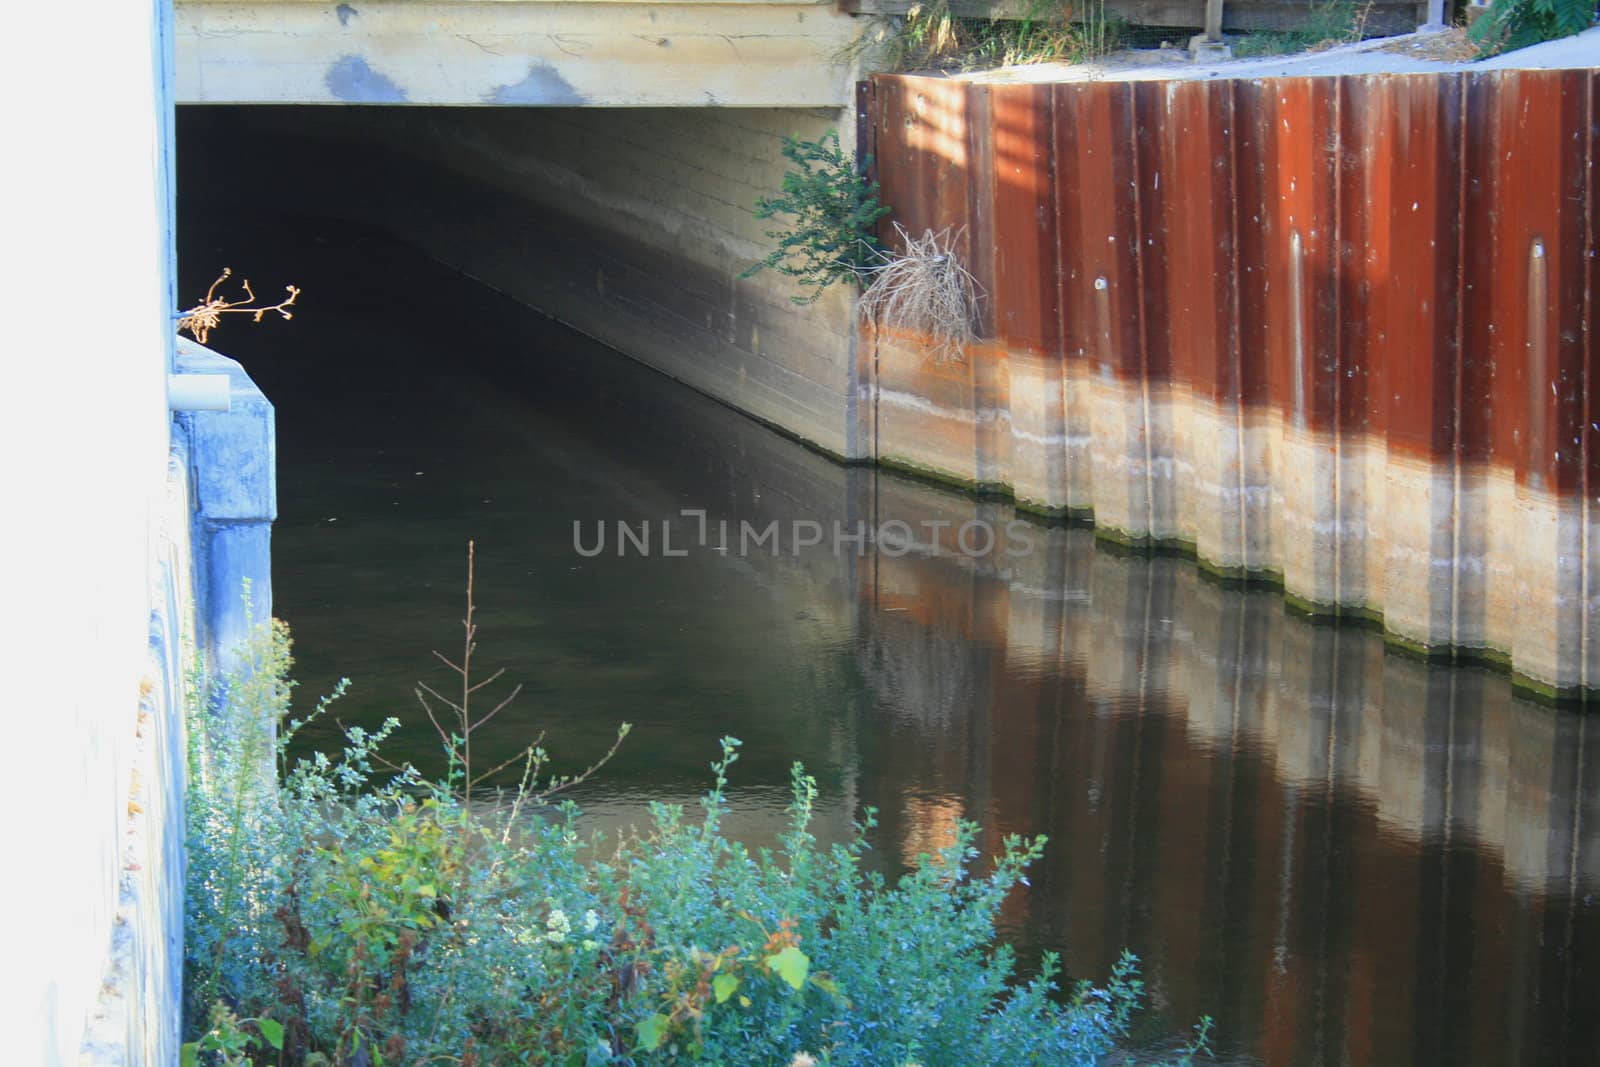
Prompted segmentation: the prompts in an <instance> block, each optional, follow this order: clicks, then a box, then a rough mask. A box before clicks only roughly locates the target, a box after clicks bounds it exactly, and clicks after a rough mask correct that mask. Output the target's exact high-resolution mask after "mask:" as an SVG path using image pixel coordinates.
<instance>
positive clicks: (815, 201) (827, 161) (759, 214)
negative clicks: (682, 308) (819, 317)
mask: <svg viewBox="0 0 1600 1067" xmlns="http://www.w3.org/2000/svg"><path fill="white" fill-rule="evenodd" d="M783 158H784V159H787V160H788V161H789V162H790V163H791V164H792V167H791V169H790V170H788V171H786V172H785V173H784V175H783V179H782V184H781V187H780V189H779V192H778V195H777V196H771V197H762V198H761V199H760V200H758V201H757V202H756V218H758V219H772V218H777V217H779V216H788V217H789V219H790V220H791V221H789V222H788V223H787V224H786V225H784V226H782V227H781V228H778V229H772V230H768V231H767V236H768V237H770V238H772V239H773V240H774V241H776V242H777V247H776V248H774V249H773V250H772V251H771V252H769V253H768V254H767V256H766V257H765V258H764V259H762V260H761V261H760V262H759V263H756V264H755V265H754V266H752V267H750V268H749V269H748V270H746V271H745V272H744V273H743V274H742V275H740V277H742V278H749V277H751V276H753V275H755V274H756V273H758V272H760V271H763V270H775V271H777V272H778V273H779V274H786V275H788V276H789V277H791V278H794V279H796V280H797V281H798V282H799V284H800V287H801V289H803V290H810V291H809V292H805V293H802V294H801V295H800V296H794V297H790V299H791V300H793V301H794V302H795V303H797V304H814V303H816V302H817V301H818V300H819V299H821V297H822V294H823V292H824V290H826V289H827V288H828V287H829V286H831V285H833V284H834V283H835V282H838V281H843V280H849V281H860V280H861V278H862V274H863V272H864V271H866V270H868V269H869V268H870V266H871V264H872V262H873V260H874V258H875V257H877V256H878V255H880V254H881V252H882V246H881V245H879V244H878V238H877V234H876V228H877V223H878V220H879V219H881V218H883V216H885V215H887V214H888V213H889V209H888V208H886V207H884V206H883V205H882V204H880V203H879V202H878V183H877V182H875V181H872V180H871V179H870V178H868V177H867V171H868V170H869V169H870V168H871V166H872V161H871V160H870V159H866V160H862V161H861V163H860V165H859V166H858V165H857V164H856V161H855V160H853V159H851V158H850V157H849V156H847V155H846V154H845V152H844V149H843V148H842V147H840V145H839V132H838V131H837V130H829V131H828V132H827V133H825V134H823V136H822V140H820V141H804V140H801V139H800V138H798V137H788V138H785V139H784V142H783Z"/></svg>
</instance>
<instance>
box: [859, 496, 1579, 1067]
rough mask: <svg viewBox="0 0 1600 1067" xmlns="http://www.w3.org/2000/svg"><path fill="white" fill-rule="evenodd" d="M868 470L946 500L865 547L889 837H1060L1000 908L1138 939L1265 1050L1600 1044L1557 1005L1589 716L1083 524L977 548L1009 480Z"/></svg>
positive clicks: (1301, 1053) (1476, 1053)
mask: <svg viewBox="0 0 1600 1067" xmlns="http://www.w3.org/2000/svg"><path fill="white" fill-rule="evenodd" d="M880 493H881V496H880V499H879V504H878V506H879V509H880V511H879V513H880V515H881V516H882V517H883V518H884V519H885V520H886V521H887V520H889V519H894V518H901V517H904V518H906V519H907V520H908V521H916V520H921V521H923V522H926V521H928V520H930V519H942V520H946V521H947V522H949V523H950V524H951V525H949V526H947V527H945V528H944V530H943V532H942V534H941V535H940V536H939V537H938V538H929V537H925V538H924V539H923V545H922V546H921V549H920V550H919V551H916V552H910V553H907V554H905V555H904V556H901V557H899V558H890V557H889V556H887V555H882V554H880V555H879V556H878V557H877V558H875V559H874V561H873V562H872V563H871V565H869V566H865V567H862V568H860V570H859V571H858V572H857V579H858V583H859V584H858V589H859V596H860V597H861V600H862V605H863V610H862V619H863V622H862V632H863V642H862V644H861V650H860V655H859V660H860V663H861V668H862V671H863V675H864V676H865V678H866V679H867V682H868V684H869V685H871V686H872V688H873V689H874V691H875V692H876V693H877V694H878V695H879V699H880V701H881V702H882V703H881V709H882V710H881V711H880V714H885V715H888V716H890V717H891V719H892V721H895V722H896V730H897V733H896V736H897V737H898V738H900V740H898V741H897V742H896V743H894V745H893V752H894V754H895V759H893V760H886V761H883V763H882V765H881V766H880V767H878V768H877V769H876V773H875V774H874V776H873V780H872V781H871V782H870V783H868V784H867V786H866V789H867V793H866V795H865V796H864V797H863V799H864V800H865V801H866V802H868V803H875V804H878V805H880V807H881V809H882V811H881V815H880V817H881V819H882V823H883V838H884V842H883V844H884V845H885V846H886V847H890V848H897V849H898V851H899V853H900V854H902V855H906V856H909V855H911V854H914V853H915V852H918V851H925V850H926V849H927V847H928V845H929V842H931V841H937V840H938V839H939V838H940V834H942V833H943V832H945V827H946V826H947V825H948V818H949V814H948V813H950V812H953V811H961V812H962V813H964V814H967V815H968V816H969V817H974V818H978V819H980V820H982V822H983V827H984V833H985V835H986V836H985V838H984V844H985V845H986V847H988V848H991V849H993V848H995V847H997V846H998V843H999V840H1000V838H1001V837H1002V836H1003V835H1004V834H1005V833H1008V832H1018V833H1035V832H1045V833H1048V834H1049V835H1050V845H1049V848H1048V849H1047V851H1046V854H1045V858H1044V860H1043V861H1042V862H1041V864H1040V866H1039V868H1038V869H1037V870H1035V871H1034V872H1033V877H1034V888H1033V889H1032V890H1030V891H1029V892H1028V893H1026V894H1023V895H1020V896H1018V897H1015V898H1013V899H1012V901H1011V902H1010V904H1009V907H1010V908H1011V909H1012V910H1010V911H1008V913H1007V915H1006V919H1007V921H1008V923H1011V924H1013V926H1012V928H1013V929H1016V928H1018V927H1021V926H1030V927H1032V929H1031V933H1032V936H1033V937H1034V938H1035V940H1036V941H1037V942H1038V943H1040V944H1043V945H1048V946H1051V947H1060V948H1063V949H1064V950H1065V952H1066V959H1067V963H1068V966H1069V967H1070V968H1071V969H1072V970H1073V972H1074V973H1075V974H1077V975H1099V974H1103V973H1104V972H1105V969H1106V968H1107V967H1109V965H1110V963H1111V961H1112V960H1114V959H1115V958H1116V955H1117V953H1119V952H1120V951H1121V950H1122V949H1123V948H1126V947H1132V948H1134V949H1135V950H1136V951H1139V952H1140V953H1142V954H1144V955H1145V956H1146V959H1145V966H1146V977H1147V979H1148V980H1149V981H1150V983H1151V986H1152V988H1159V989H1160V990H1161V991H1162V993H1161V998H1162V1002H1163V1007H1164V1010H1165V1011H1166V1013H1167V1015H1166V1017H1167V1018H1168V1019H1171V1020H1176V1022H1175V1023H1174V1025H1175V1026H1176V1025H1181V1024H1182V1023H1183V1022H1184V1021H1186V1020H1187V1019H1191V1018H1193V1017H1194V1016H1195V1015H1198V1014H1199V1013H1200V1012H1211V1013H1213V1014H1215V1015H1217V1016H1218V1018H1219V1033H1221V1034H1222V1035H1223V1040H1224V1042H1225V1043H1227V1044H1230V1045H1234V1046H1239V1045H1243V1046H1244V1047H1245V1048H1246V1049H1247V1050H1248V1051H1249V1052H1250V1062H1262V1063H1268V1064H1274V1063H1282V1064H1305V1063H1333V1062H1345V1063H1379V1064H1389V1063H1411V1062H1415V1063H1463V1064H1465V1063H1472V1064H1477V1063H1483V1064H1490V1063H1495V1064H1498V1063H1534V1062H1552V1063H1554V1062H1588V1060H1587V1059H1586V1058H1585V1056H1586V1052H1587V1050H1592V1049H1593V1048H1594V1047H1595V1042H1596V1041H1597V1040H1600V1029H1597V1024H1596V1022H1595V1020H1594V1019H1593V1018H1592V1017H1591V1015H1590V1014H1588V1013H1583V1012H1568V1011H1567V1010H1566V1009H1565V1008H1563V1007H1562V1005H1563V1004H1570V1003H1576V1002H1579V1000H1580V998H1581V997H1583V996H1586V995H1587V993H1586V992H1585V991H1586V990H1587V988H1588V987H1587V986H1586V985H1585V984H1584V983H1585V982H1586V981H1588V979H1587V978H1584V977H1583V976H1584V975H1585V974H1592V973H1593V972H1592V967H1593V966H1594V963H1595V962H1596V961H1597V960H1600V956H1596V955H1595V952H1596V950H1597V947H1600V927H1597V926H1596V924H1595V920H1596V918H1600V914H1597V912H1596V911H1595V909H1594V908H1593V907H1591V906H1590V904H1589V903H1588V901H1589V900H1590V899H1591V894H1594V893H1595V892H1597V891H1600V818H1597V816H1600V789H1597V788H1596V768H1600V730H1596V729H1595V728H1594V727H1595V723H1594V720H1593V719H1592V718H1591V717H1589V716H1587V715H1583V714H1577V713H1568V712H1555V711H1552V710H1551V709H1549V708H1546V707H1542V706H1540V705H1538V704H1536V703H1534V702H1532V701H1528V700H1524V699H1520V698H1518V697H1517V696H1515V695H1514V693H1513V691H1512V687H1511V686H1510V684H1509V683H1508V682H1507V680H1506V679H1504V678H1502V677H1498V676H1496V675H1494V674H1492V673H1490V672H1487V671H1477V670H1461V669H1458V668H1452V667H1446V666H1441V665H1434V664H1427V663H1422V662H1419V661H1417V660H1415V659H1413V658H1411V657H1407V656H1395V655H1390V654H1386V649H1385V647H1384V642H1383V640H1382V639H1381V637H1380V636H1379V635H1378V634H1376V633H1373V632H1370V631H1367V630H1365V629H1362V628H1355V627H1348V626H1329V625H1319V624H1314V623H1312V622H1309V621H1306V620H1302V619H1298V618H1295V617H1293V616H1292V615H1291V614H1290V613H1289V612H1288V611H1287V610H1286V608H1285V606H1284V604H1283V602H1282V598H1281V597H1279V596H1277V595H1276V594H1275V593H1271V592H1269V591H1256V592H1241V591H1238V590H1235V589H1229V588H1225V587H1223V586H1222V585H1220V584H1219V583H1216V582H1213V581H1210V580H1207V579H1205V578H1203V577H1202V576H1200V575H1199V574H1197V573H1196V570H1195V568H1194V567H1192V566H1190V565H1188V564H1186V563H1184V562H1183V561H1181V560H1174V559H1170V558H1165V557H1162V556H1154V557H1141V556H1138V555H1124V554H1121V553H1113V552H1108V551H1106V550H1104V549H1103V548H1102V549H1098V550H1097V548H1096V546H1095V544H1094V539H1093V537H1092V536H1091V535H1090V533H1089V532H1088V531H1086V530H1081V529H1054V530H1049V531H1047V532H1046V531H1039V532H1038V533H1037V534H1036V536H1037V540H1036V541H1035V543H1034V545H1033V551H1032V552H1031V553H1029V554H1028V555H1027V556H1026V557H1025V558H1017V559H1009V558H1005V557H1004V556H1003V555H1001V554H999V553H997V554H996V556H995V557H994V558H990V559H983V560H973V559H972V558H970V557H968V556H967V555H965V554H963V553H962V552H961V551H960V549H959V546H958V545H957V543H956V534H955V532H954V531H955V530H956V529H957V528H958V527H959V526H960V524H961V523H963V522H965V521H967V520H969V519H980V520H984V521H987V522H989V523H991V524H994V525H1003V524H1004V523H1005V522H1006V521H1007V519H1008V518H1009V517H1010V516H1009V513H1008V505H1006V504H1004V503H999V502H993V503H991V502H976V503H974V502H970V501H968V502H961V501H958V500H956V499H955V498H954V497H952V498H951V499H950V503H949V506H948V510H947V511H944V512H935V511H934V510H933V509H931V508H930V507H929V506H928V503H927V500H926V498H925V496H923V495H922V494H920V493H911V492H906V491H903V490H897V488H896V486H895V484H894V483H893V482H892V481H885V482H884V483H880ZM956 634H959V635H961V640H960V641H959V642H953V641H952V635H956ZM956 702H959V704H958V706H959V707H960V708H961V709H962V714H959V715H955V714H945V713H944V712H943V710H942V709H945V708H947V707H949V706H951V705H952V704H954V703H956ZM930 709H931V710H930ZM935 800H936V801H937V803H934V801H935ZM1573 917H1575V918H1573ZM1569 922H1572V923H1576V924H1577V925H1576V926H1575V927H1573V928H1569V926H1568V924H1569ZM1541 946H1543V947H1541ZM1563 968H1565V969H1563ZM1375 1005H1382V1010H1378V1009H1377V1008H1375ZM1257 1031H1259V1035H1257ZM1563 1055H1565V1057H1566V1058H1565V1059H1563V1058H1562V1057H1563ZM1241 1061H1242V1058H1241Z"/></svg>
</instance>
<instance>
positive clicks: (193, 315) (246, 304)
mask: <svg viewBox="0 0 1600 1067" xmlns="http://www.w3.org/2000/svg"><path fill="white" fill-rule="evenodd" d="M231 277H233V269H232V268H231V267H223V268H222V273H221V274H219V275H217V280H216V281H214V282H212V283H211V288H209V289H207V290H206V297H205V299H204V300H202V301H201V302H200V303H198V304H196V305H195V306H194V307H192V308H190V309H189V310H188V311H185V312H183V313H181V314H180V315H179V316H178V329H179V330H188V331H189V332H190V333H191V334H193V335H194V339H195V340H196V341H199V342H200V343H201V344H205V343H206V338H208V337H210V336H211V331H212V330H214V329H216V328H217V327H218V326H220V325H222V316H224V315H227V314H236V315H243V314H248V315H254V316H255V321H256V322H260V321H261V320H262V319H263V318H265V317H266V314H267V312H269V311H276V312H277V313H278V314H279V315H282V316H283V317H284V318H285V319H292V318H294V313H293V312H291V311H290V310H289V308H290V307H291V306H292V305H293V304H294V302H295V300H296V299H297V298H298V297H299V296H300V290H299V289H298V288H297V287H295V286H293V285H286V286H284V289H286V290H287V291H288V293H289V296H288V298H287V299H285V300H280V301H279V302H278V303H276V304H271V305H268V306H264V307H257V306H256V294H255V292H254V291H253V290H252V289H251V288H250V279H249V278H245V279H243V288H244V299H243V300H224V299H223V298H222V297H220V296H218V295H217V289H218V288H219V287H220V286H221V285H222V283H223V282H225V281H227V280H228V279H229V278H231Z"/></svg>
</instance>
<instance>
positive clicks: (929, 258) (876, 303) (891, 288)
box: [856, 222, 982, 363]
mask: <svg viewBox="0 0 1600 1067" xmlns="http://www.w3.org/2000/svg"><path fill="white" fill-rule="evenodd" d="M894 228H895V231H896V232H897V233H898V234H899V235H900V240H899V241H898V242H897V243H898V244H899V245H900V247H901V248H903V249H904V251H901V252H888V253H880V254H879V257H878V258H879V259H880V261H881V262H879V263H878V264H876V265H874V266H872V267H870V268H869V269H868V270H867V271H866V272H864V274H865V277H864V281H865V282H866V283H867V287H866V291H865V292H863V293H862V294H861V299H860V300H859V301H858V302H857V304H856V312H857V314H859V315H860V316H861V317H862V318H864V319H866V320H867V321H868V322H871V323H872V324H873V325H875V326H877V327H879V328H883V327H888V328H890V329H896V330H905V331H908V332H912V333H918V334H921V335H923V336H924V337H925V338H926V341H925V344H926V347H927V351H928V356H929V358H930V359H932V360H933V361H934V362H936V363H948V362H953V361H957V360H960V359H961V358H962V357H963V356H964V355H965V354H966V350H967V345H969V344H971V343H972V342H973V340H975V339H976V337H977V333H976V331H975V330H974V329H973V319H974V318H975V317H976V316H977V313H978V301H979V299H980V298H981V295H982V294H981V292H980V287H979V285H978V280H977V279H976V278H974V277H973V276H972V272H971V271H969V270H968V269H967V268H966V266H965V265H963V264H962V262H961V258H960V257H959V256H958V255H957V254H956V250H955V245H956V242H957V241H958V240H959V239H960V238H961V236H962V234H963V233H965V232H966V231H965V228H963V229H961V230H953V229H951V228H950V227H948V226H947V227H945V228H944V229H942V230H938V231H934V230H925V231H923V234H922V236H921V237H917V238H914V237H912V236H911V235H910V234H909V233H907V232H906V229H905V227H904V226H901V225H900V224H899V223H898V222H897V223H895V224H894Z"/></svg>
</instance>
